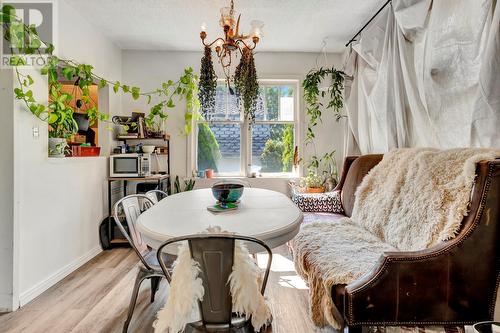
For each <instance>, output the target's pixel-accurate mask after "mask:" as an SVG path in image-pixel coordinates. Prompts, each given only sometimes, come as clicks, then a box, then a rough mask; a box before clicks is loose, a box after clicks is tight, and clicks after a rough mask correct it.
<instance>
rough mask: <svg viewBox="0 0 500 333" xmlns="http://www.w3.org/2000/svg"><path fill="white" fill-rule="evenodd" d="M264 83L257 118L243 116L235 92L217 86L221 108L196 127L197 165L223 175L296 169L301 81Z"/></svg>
mask: <svg viewBox="0 0 500 333" xmlns="http://www.w3.org/2000/svg"><path fill="white" fill-rule="evenodd" d="M259 84H260V95H259V100H258V103H257V110H256V114H255V122H254V123H253V124H251V123H250V122H249V121H247V120H246V119H244V118H245V117H244V112H243V110H242V108H240V107H239V106H238V101H237V99H236V96H234V95H231V94H230V93H229V90H228V88H227V86H226V85H225V83H224V82H221V83H220V84H219V86H218V87H217V95H216V110H215V112H214V114H213V115H211V117H210V119H209V121H207V120H205V119H201V120H199V121H198V122H197V126H196V128H197V130H196V139H195V142H196V148H197V149H196V162H197V165H196V167H195V168H196V169H197V170H200V171H203V170H206V169H214V172H215V174H216V175H219V176H245V175H248V174H249V173H253V172H256V173H261V174H264V175H265V174H273V175H277V174H283V173H291V172H292V162H293V154H294V149H295V144H296V142H298V140H297V129H298V126H297V124H298V121H297V120H298V117H297V93H296V92H297V89H298V81H266V80H262V81H260V82H259Z"/></svg>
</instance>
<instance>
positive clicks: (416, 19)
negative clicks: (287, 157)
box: [345, 0, 500, 154]
mask: <svg viewBox="0 0 500 333" xmlns="http://www.w3.org/2000/svg"><path fill="white" fill-rule="evenodd" d="M495 7H496V8H495ZM499 8H500V4H499V2H496V1H493V0H439V1H431V0H423V1H422V0H420V1H416V0H413V1H409V0H406V1H403V0H393V1H392V4H391V5H389V6H387V7H386V8H385V9H384V11H383V12H382V13H381V14H380V15H379V16H378V17H377V18H376V19H375V20H374V21H373V22H372V24H371V25H370V26H369V27H368V28H367V29H365V31H364V32H363V34H362V36H361V39H360V41H359V42H358V43H357V44H355V45H353V46H352V49H350V50H349V54H348V56H347V57H348V58H347V62H346V69H345V70H346V73H347V74H348V75H349V76H350V79H349V80H348V81H349V82H347V85H348V89H346V104H347V113H348V117H349V118H348V129H347V132H348V135H347V140H346V142H347V147H346V151H347V152H348V154H355V153H371V152H386V151H388V150H390V149H391V148H396V147H414V146H429V147H440V148H452V147H464V146H495V147H500V134H499V130H498V129H499V128H500V109H499V98H500V81H499V80H500V79H499V75H500V65H499V62H500V60H499V59H500V42H499V38H500V37H499V29H500V28H499V21H498V20H499V15H500V14H499Z"/></svg>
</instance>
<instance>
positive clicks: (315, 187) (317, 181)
mask: <svg viewBox="0 0 500 333" xmlns="http://www.w3.org/2000/svg"><path fill="white" fill-rule="evenodd" d="M323 183H324V179H323V177H321V176H318V175H317V174H316V173H314V172H309V173H308V174H307V176H306V177H302V178H301V181H300V186H301V187H302V188H304V189H305V190H306V192H307V193H323V192H325V188H324V187H323Z"/></svg>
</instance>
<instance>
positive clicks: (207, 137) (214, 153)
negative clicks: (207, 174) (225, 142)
mask: <svg viewBox="0 0 500 333" xmlns="http://www.w3.org/2000/svg"><path fill="white" fill-rule="evenodd" d="M221 157H222V155H221V153H220V148H219V143H218V142H217V138H216V137H215V135H214V132H213V131H212V129H211V128H210V126H209V125H208V124H205V123H202V124H199V126H198V170H200V171H203V170H206V169H213V170H214V171H215V172H217V171H218V170H217V165H218V164H219V161H220V159H221Z"/></svg>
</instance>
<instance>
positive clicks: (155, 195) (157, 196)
mask: <svg viewBox="0 0 500 333" xmlns="http://www.w3.org/2000/svg"><path fill="white" fill-rule="evenodd" d="M146 196H147V197H148V198H149V199H150V200H151V201H153V203H154V204H155V205H156V204H157V203H158V201H160V200H163V199H164V198H166V197H167V196H168V194H167V193H166V192H164V191H162V190H151V191H147V192H146Z"/></svg>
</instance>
